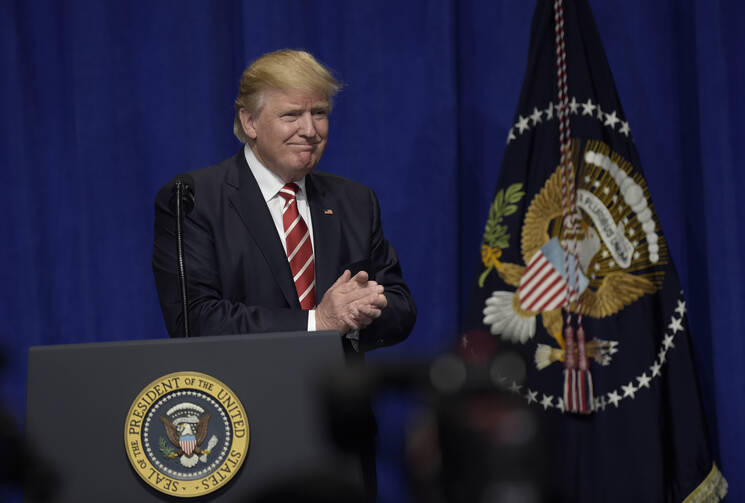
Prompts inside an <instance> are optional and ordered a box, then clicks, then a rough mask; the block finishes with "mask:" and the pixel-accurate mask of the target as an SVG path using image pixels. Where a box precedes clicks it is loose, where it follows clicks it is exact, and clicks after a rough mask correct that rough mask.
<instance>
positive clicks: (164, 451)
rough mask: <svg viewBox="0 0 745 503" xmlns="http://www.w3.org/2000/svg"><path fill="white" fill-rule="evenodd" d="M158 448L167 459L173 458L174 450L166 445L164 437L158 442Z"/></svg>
mask: <svg viewBox="0 0 745 503" xmlns="http://www.w3.org/2000/svg"><path fill="white" fill-rule="evenodd" d="M158 447H159V448H160V452H161V454H163V455H164V456H165V457H167V458H172V457H173V456H172V454H173V448H172V447H171V446H170V445H168V444H167V443H166V439H165V438H163V437H160V440H159V441H158Z"/></svg>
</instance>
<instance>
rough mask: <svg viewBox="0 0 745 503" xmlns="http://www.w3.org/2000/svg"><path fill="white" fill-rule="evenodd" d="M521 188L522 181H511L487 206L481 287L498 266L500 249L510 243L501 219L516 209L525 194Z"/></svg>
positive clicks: (482, 248) (482, 246)
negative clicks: (489, 206)
mask: <svg viewBox="0 0 745 503" xmlns="http://www.w3.org/2000/svg"><path fill="white" fill-rule="evenodd" d="M522 188H523V184H522V183H513V184H512V185H510V186H509V187H507V190H506V191H505V190H504V189H502V190H500V191H499V192H497V195H496V196H494V201H493V202H492V205H491V208H489V218H488V220H487V221H486V227H485V229H484V240H483V243H482V245H481V261H482V262H483V263H484V266H486V269H485V270H484V272H482V273H481V275H480V276H479V287H481V288H483V286H484V281H485V280H486V277H487V276H488V275H489V273H490V272H491V271H492V269H494V268H495V267H497V266H498V264H499V257H501V256H502V250H504V249H505V248H508V247H509V245H510V235H509V234H508V233H507V226H506V225H502V219H503V218H504V217H507V216H509V215H512V214H513V213H515V212H516V211H517V204H515V203H517V202H519V201H520V199H522V197H523V196H524V195H525V192H523V191H522Z"/></svg>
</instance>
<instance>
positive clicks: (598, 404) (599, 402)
mask: <svg viewBox="0 0 745 503" xmlns="http://www.w3.org/2000/svg"><path fill="white" fill-rule="evenodd" d="M607 404H608V402H606V401H605V395H603V396H601V397H600V398H596V399H595V410H598V409H603V410H605V406H606V405H607Z"/></svg>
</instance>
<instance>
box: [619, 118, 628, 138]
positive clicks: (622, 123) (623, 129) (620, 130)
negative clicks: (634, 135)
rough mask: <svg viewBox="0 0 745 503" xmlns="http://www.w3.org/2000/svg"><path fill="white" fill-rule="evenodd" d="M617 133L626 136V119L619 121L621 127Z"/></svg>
mask: <svg viewBox="0 0 745 503" xmlns="http://www.w3.org/2000/svg"><path fill="white" fill-rule="evenodd" d="M618 132H619V133H621V134H622V135H624V136H628V135H629V133H630V131H629V123H628V122H626V121H621V128H620V129H619V130H618Z"/></svg>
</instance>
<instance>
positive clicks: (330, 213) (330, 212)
mask: <svg viewBox="0 0 745 503" xmlns="http://www.w3.org/2000/svg"><path fill="white" fill-rule="evenodd" d="M323 214H324V215H333V214H334V210H332V209H331V208H326V209H325V210H323Z"/></svg>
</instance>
